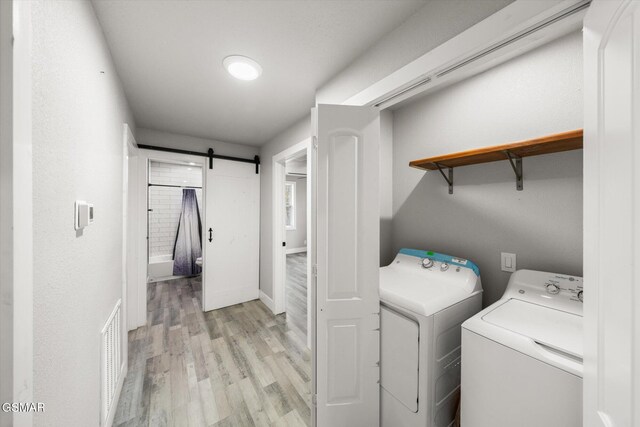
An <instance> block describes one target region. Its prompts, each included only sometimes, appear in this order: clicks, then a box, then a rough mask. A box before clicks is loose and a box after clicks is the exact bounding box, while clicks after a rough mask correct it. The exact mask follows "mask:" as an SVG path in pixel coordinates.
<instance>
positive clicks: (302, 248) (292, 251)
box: [285, 246, 307, 255]
mask: <svg viewBox="0 0 640 427" xmlns="http://www.w3.org/2000/svg"><path fill="white" fill-rule="evenodd" d="M285 252H286V254H287V255H289V254H298V253H300V252H307V247H306V246H303V247H301V248H291V249H287V250H286V251H285Z"/></svg>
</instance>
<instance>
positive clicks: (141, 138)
mask: <svg viewBox="0 0 640 427" xmlns="http://www.w3.org/2000/svg"><path fill="white" fill-rule="evenodd" d="M136 141H137V143H138V144H141V145H156V146H160V147H167V148H178V149H180V150H191V151H197V152H201V153H206V152H207V150H208V149H209V148H213V151H214V152H215V153H216V154H221V155H225V156H235V157H246V158H248V159H252V158H253V156H255V155H256V154H259V152H260V148H259V147H254V146H251V145H242V144H233V143H230V142H222V141H214V140H212V139H204V138H196V137H193V136H187V135H180V134H175V133H169V132H162V131H158V130H154V129H144V128H138V129H137V130H136Z"/></svg>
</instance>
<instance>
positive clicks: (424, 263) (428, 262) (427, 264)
mask: <svg viewBox="0 0 640 427" xmlns="http://www.w3.org/2000/svg"><path fill="white" fill-rule="evenodd" d="M431 267H433V260H432V259H431V258H425V259H423V260H422V268H431Z"/></svg>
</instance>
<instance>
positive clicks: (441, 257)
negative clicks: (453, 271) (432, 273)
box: [400, 248, 480, 276]
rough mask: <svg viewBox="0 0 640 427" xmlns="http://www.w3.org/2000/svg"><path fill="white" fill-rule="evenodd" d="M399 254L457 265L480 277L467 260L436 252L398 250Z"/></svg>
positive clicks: (473, 265) (475, 266)
mask: <svg viewBox="0 0 640 427" xmlns="http://www.w3.org/2000/svg"><path fill="white" fill-rule="evenodd" d="M400 253H401V254H403V255H409V256H414V257H417V258H430V259H432V260H434V261H440V262H446V263H449V264H452V265H459V266H460V267H465V268H468V269H470V270H473V272H474V273H476V276H480V269H479V268H478V266H477V265H475V264H474V263H473V262H471V261H469V260H468V259H463V258H457V257H453V256H451V255H446V254H440V253H438V252H433V251H421V250H419V249H407V248H402V249H400Z"/></svg>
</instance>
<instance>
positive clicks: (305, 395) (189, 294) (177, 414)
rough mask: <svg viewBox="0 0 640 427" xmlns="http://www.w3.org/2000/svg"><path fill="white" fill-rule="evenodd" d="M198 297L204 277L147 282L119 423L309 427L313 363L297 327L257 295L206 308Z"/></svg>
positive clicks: (132, 341) (131, 343) (133, 335)
mask: <svg viewBox="0 0 640 427" xmlns="http://www.w3.org/2000/svg"><path fill="white" fill-rule="evenodd" d="M201 294H202V292H201V283H200V278H188V279H176V280H170V281H161V282H157V283H152V284H149V285H148V289H147V301H148V313H147V318H148V320H147V326H144V327H141V328H139V329H137V330H136V331H132V332H130V333H129V370H128V373H127V377H126V378H125V382H124V386H123V389H122V394H121V397H120V401H119V405H118V409H117V412H116V417H115V422H114V425H116V426H146V425H150V426H154V427H155V426H173V425H175V426H253V425H258V426H267V425H277V426H285V425H286V426H304V425H309V424H310V417H311V413H310V387H311V362H310V355H309V350H308V349H307V348H306V343H305V341H304V338H301V337H300V335H299V333H298V332H297V331H294V329H296V330H297V329H298V328H297V327H294V328H292V327H291V326H290V325H289V324H288V323H287V320H286V318H285V316H284V315H279V316H274V315H273V314H272V313H271V311H270V310H269V309H268V308H267V307H266V306H265V305H264V304H263V303H262V302H260V301H258V300H256V301H251V302H248V303H244V304H238V305H235V306H231V307H227V308H224V309H220V310H214V311H211V312H207V313H202V311H201V303H200V301H201Z"/></svg>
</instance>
